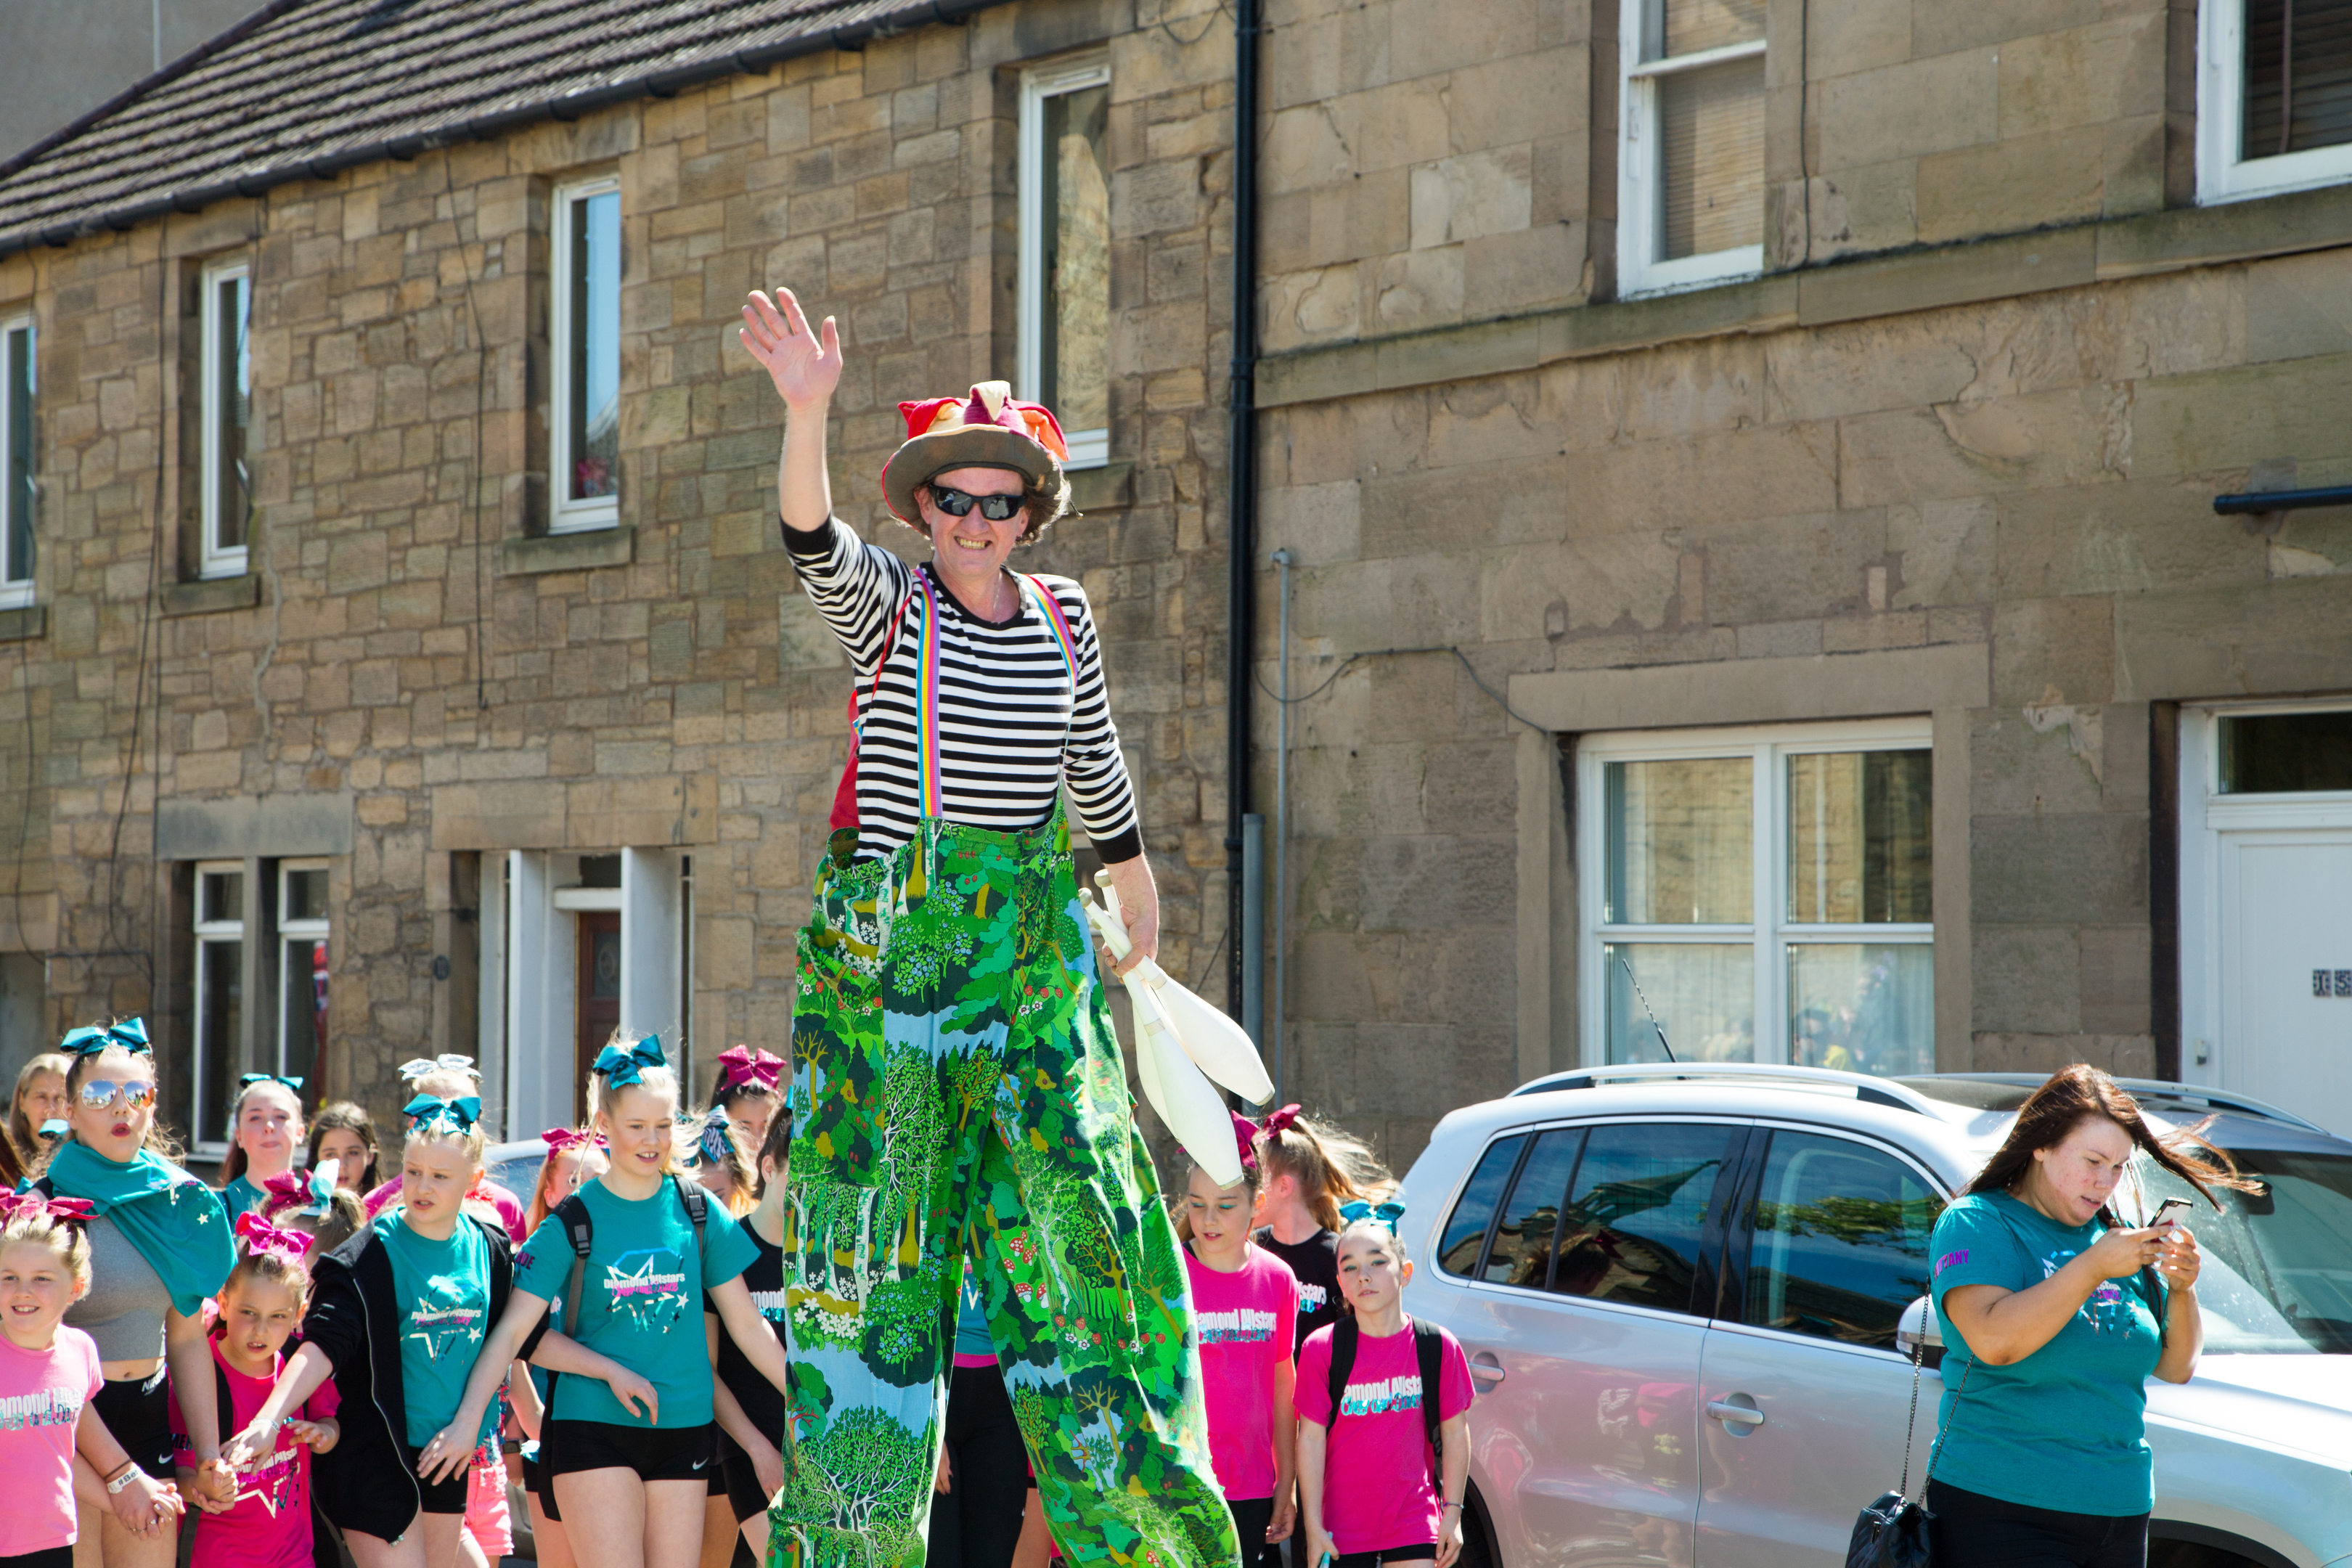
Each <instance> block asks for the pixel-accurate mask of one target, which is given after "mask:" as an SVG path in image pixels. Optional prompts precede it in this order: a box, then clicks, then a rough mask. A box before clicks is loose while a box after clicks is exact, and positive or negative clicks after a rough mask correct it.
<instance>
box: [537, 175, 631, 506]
mask: <svg viewBox="0 0 2352 1568" xmlns="http://www.w3.org/2000/svg"><path fill="white" fill-rule="evenodd" d="M554 255H555V323H554V338H555V345H554V346H555V354H554V360H555V377H554V385H555V396H554V408H553V409H552V410H551V416H550V418H549V420H548V426H549V437H550V446H551V451H552V455H553V468H554V472H553V474H552V475H551V479H550V491H551V494H552V495H553V497H554V506H553V508H552V509H551V511H550V513H549V516H548V531H550V532H551V533H572V532H577V531H580V530H582V529H587V528H611V527H613V526H614V524H616V523H618V522H619V521H621V510H620V506H621V503H620V495H621V183H620V181H618V180H617V179H601V180H583V181H582V182H580V183H579V184H571V185H562V186H559V187H558V188H557V190H556V193H555V245H554Z"/></svg>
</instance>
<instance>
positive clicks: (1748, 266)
mask: <svg viewBox="0 0 2352 1568" xmlns="http://www.w3.org/2000/svg"><path fill="white" fill-rule="evenodd" d="M1658 3H1659V0H1619V10H1618V24H1617V40H1618V41H1617V50H1618V92H1617V102H1618V125H1617V149H1618V153H1617V155H1618V177H1617V292H1618V295H1619V297H1620V298H1622V299H1631V298H1633V297H1634V296H1636V295H1641V294H1669V293H1675V292H1677V291H1679V290H1681V289H1701V288H1706V286H1708V285H1710V284H1715V283H1722V282H1726V281H1728V280H1730V279H1736V278H1752V277H1755V276H1756V275H1757V274H1759V273H1760V272H1762V271H1763V270H1764V247H1763V245H1762V244H1761V243H1760V242H1759V243H1758V244H1755V245H1741V246H1734V247H1732V248H1731V249H1729V250H1715V251H1709V252H1708V253H1706V255H1704V256H1685V257H1682V258H1677V259H1675V260H1672V261H1669V260H1666V259H1664V258H1662V257H1661V256H1660V255H1659V254H1658V253H1659V251H1660V250H1661V249H1663V248H1664V238H1665V237H1664V232H1663V229H1664V224H1663V221H1662V207H1661V204H1662V203H1663V202H1664V198H1665V183H1664V180H1663V179H1662V178H1661V176H1660V175H1659V173H1658V154H1659V149H1660V143H1659V133H1658V83H1659V81H1660V80H1661V79H1663V78H1665V77H1669V76H1675V75H1677V74H1679V73H1681V72H1684V71H1693V70H1705V69H1706V68H1708V67H1709V66H1719V65H1726V64H1728V63H1729V62H1731V61H1733V60H1747V59H1761V58H1763V57H1764V40H1763V39H1761V38H1758V39H1756V40H1755V41H1753V42H1752V43H1745V44H1726V45H1724V46H1723V47H1720V48H1714V49H1702V50H1700V51H1699V52H1698V53H1696V54H1691V55H1677V56H1675V57H1673V58H1669V59H1660V60H1645V59H1643V58H1642V48H1643V39H1644V38H1646V37H1648V36H1649V15H1650V9H1651V7H1652V6H1653V5H1655V4H1658Z"/></svg>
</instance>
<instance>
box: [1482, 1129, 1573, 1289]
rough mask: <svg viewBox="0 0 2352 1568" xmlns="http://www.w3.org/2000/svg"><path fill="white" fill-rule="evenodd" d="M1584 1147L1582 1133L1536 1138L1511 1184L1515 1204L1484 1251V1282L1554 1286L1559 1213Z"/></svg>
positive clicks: (1507, 1208)
mask: <svg viewBox="0 0 2352 1568" xmlns="http://www.w3.org/2000/svg"><path fill="white" fill-rule="evenodd" d="M1583 1147H1584V1129H1582V1128H1581V1127H1555V1128H1553V1129H1552V1130H1551V1131H1549V1132H1546V1133H1544V1134H1543V1135H1542V1136H1541V1137H1539V1138H1538V1139H1537V1140H1536V1142H1535V1147H1534V1148H1532V1149H1530V1150H1528V1159H1527V1163H1526V1164H1525V1165H1523V1166H1521V1167H1520V1168H1519V1179H1518V1180H1517V1182H1515V1183H1513V1184H1511V1201H1510V1202H1509V1203H1507V1204H1506V1205H1503V1214H1502V1218H1501V1220H1500V1222H1499V1223H1498V1224H1496V1226H1495V1240H1494V1242H1493V1244H1492V1245H1491V1246H1489V1247H1487V1248H1486V1268H1484V1269H1483V1270H1481V1271H1480V1278H1481V1279H1485V1280H1486V1282H1487V1283H1488V1284H1490V1285H1517V1286H1518V1287H1520V1288H1521V1289H1528V1290H1541V1289H1547V1288H1548V1287H1549V1285H1550V1284H1551V1258H1552V1247H1553V1246H1554V1244H1555V1243H1557V1242H1558V1241H1559V1211H1560V1204H1561V1202H1562V1201H1563V1200H1564V1199H1566V1198H1567V1196H1568V1178H1569V1177H1570V1175H1571V1174H1573V1173H1575V1170H1576V1154H1577V1151H1578V1150H1580V1149H1581V1148H1583Z"/></svg>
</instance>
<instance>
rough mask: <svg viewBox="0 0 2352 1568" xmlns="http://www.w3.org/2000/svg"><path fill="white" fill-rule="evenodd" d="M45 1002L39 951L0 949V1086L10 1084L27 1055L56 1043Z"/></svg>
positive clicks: (43, 967)
mask: <svg viewBox="0 0 2352 1568" xmlns="http://www.w3.org/2000/svg"><path fill="white" fill-rule="evenodd" d="M47 1004H48V981H47V966H46V965H45V964H44V963H42V962H41V960H40V957H39V955H38V954H36V953H30V952H0V1086H6V1085H11V1084H14V1083H15V1082H16V1070H17V1069H18V1068H21V1067H23V1066H24V1065H25V1063H26V1060H27V1059H28V1058H32V1057H37V1056H38V1055H40V1054H41V1053H42V1052H43V1051H46V1050H47V1049H49V1048H50V1047H53V1046H55V1045H56V1044H57V1042H56V1041H55V1040H53V1039H51V1038H50V1037H49V1032H48V1031H49V1026H48V1018H47V1014H48V1005H47ZM0 1093H5V1087H0Z"/></svg>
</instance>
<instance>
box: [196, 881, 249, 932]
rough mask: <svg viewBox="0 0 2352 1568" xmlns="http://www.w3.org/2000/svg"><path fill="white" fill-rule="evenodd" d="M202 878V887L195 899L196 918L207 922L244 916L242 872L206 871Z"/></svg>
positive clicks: (238, 919) (239, 919)
mask: <svg viewBox="0 0 2352 1568" xmlns="http://www.w3.org/2000/svg"><path fill="white" fill-rule="evenodd" d="M202 880H203V883H204V887H203V889H202V891H201V895H200V897H199V899H198V901H197V913H196V919H198V920H200V921H207V922H209V921H241V920H243V919H244V918H245V874H244V873H243V872H241V871H207V872H205V874H204V877H203V879H202Z"/></svg>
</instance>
